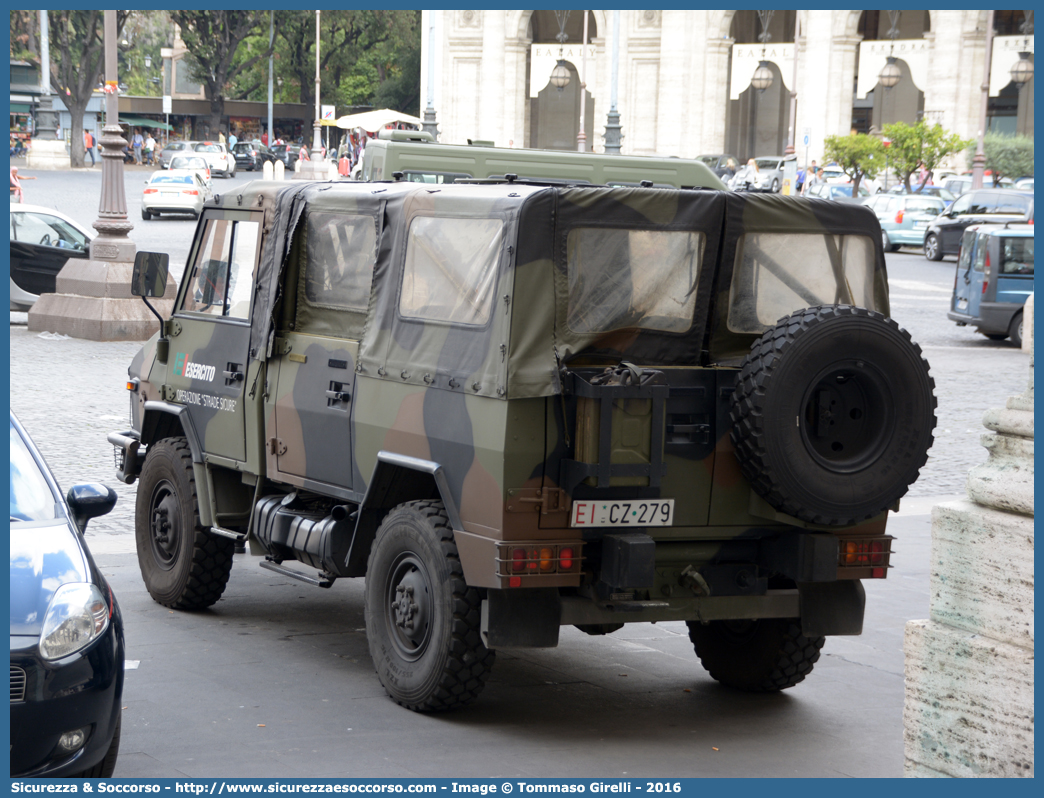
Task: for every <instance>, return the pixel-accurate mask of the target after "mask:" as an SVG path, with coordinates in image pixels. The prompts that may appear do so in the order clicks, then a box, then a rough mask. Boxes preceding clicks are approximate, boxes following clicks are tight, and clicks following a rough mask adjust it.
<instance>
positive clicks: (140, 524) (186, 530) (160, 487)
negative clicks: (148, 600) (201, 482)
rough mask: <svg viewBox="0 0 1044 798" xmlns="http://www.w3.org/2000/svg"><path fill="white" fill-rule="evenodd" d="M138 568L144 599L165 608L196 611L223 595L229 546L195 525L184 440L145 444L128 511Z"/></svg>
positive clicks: (193, 485)
mask: <svg viewBox="0 0 1044 798" xmlns="http://www.w3.org/2000/svg"><path fill="white" fill-rule="evenodd" d="M134 535H135V541H136V543H137V549H138V566H139V567H140V568H141V576H142V579H143V580H144V582H145V587H146V589H147V590H148V591H149V595H151V596H152V598H153V599H155V600H156V601H158V602H159V603H160V604H162V605H163V606H165V607H171V608H172V609H177V610H199V609H203V608H204V607H209V606H210V605H211V604H214V603H215V602H216V601H217V600H218V599H219V598H221V594H222V593H223V592H224V591H225V585H226V584H228V576H229V572H230V571H231V570H232V554H233V552H234V549H235V541H233V540H231V539H230V538H221V537H216V536H214V535H211V534H210V533H209V532H208V531H207V530H206V529H204V528H203V526H202V525H201V523H200V520H199V504H198V499H197V497H196V480H195V477H194V476H193V472H192V453H191V452H190V450H189V445H188V441H186V440H185V439H184V438H164V439H163V440H161V441H157V442H155V443H153V444H151V445H150V446H149V448H148V452H147V454H146V457H145V464H144V465H143V466H142V469H141V476H140V477H139V478H138V497H137V503H136V504H135V508H134Z"/></svg>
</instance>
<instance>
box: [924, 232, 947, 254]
mask: <svg viewBox="0 0 1044 798" xmlns="http://www.w3.org/2000/svg"><path fill="white" fill-rule="evenodd" d="M924 256H925V257H926V258H928V260H942V259H943V251H942V242H940V241H939V236H937V235H936V234H935V233H929V234H928V235H927V237H925V239H924Z"/></svg>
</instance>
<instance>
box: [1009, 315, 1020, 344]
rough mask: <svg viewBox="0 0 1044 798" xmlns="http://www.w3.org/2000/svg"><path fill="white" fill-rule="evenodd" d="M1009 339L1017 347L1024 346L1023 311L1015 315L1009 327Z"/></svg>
mask: <svg viewBox="0 0 1044 798" xmlns="http://www.w3.org/2000/svg"><path fill="white" fill-rule="evenodd" d="M1008 337H1009V338H1010V339H1011V342H1012V343H1013V344H1015V346H1020V347H1021V346H1022V311H1019V312H1018V313H1016V314H1015V318H1013V319H1012V320H1011V325H1010V326H1009V327H1008Z"/></svg>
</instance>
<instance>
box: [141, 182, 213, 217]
mask: <svg viewBox="0 0 1044 798" xmlns="http://www.w3.org/2000/svg"><path fill="white" fill-rule="evenodd" d="M211 193H212V192H211V190H210V186H209V185H208V184H207V183H206V182H205V181H204V180H203V178H202V177H200V173H199V172H198V171H193V170H188V169H171V170H168V171H165V172H154V173H153V175H152V177H150V178H149V179H148V180H147V181H145V190H144V192H142V195H141V218H142V219H144V220H145V221H148V220H149V219H151V218H152V217H153V216H159V215H160V214H161V213H165V214H166V213H190V214H192V217H193V218H195V219H198V218H199V214H200V213H201V212H202V210H203V203H204V202H206V201H207V200H208V199H210V195H211Z"/></svg>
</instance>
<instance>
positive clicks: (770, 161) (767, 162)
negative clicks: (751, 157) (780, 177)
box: [754, 158, 779, 171]
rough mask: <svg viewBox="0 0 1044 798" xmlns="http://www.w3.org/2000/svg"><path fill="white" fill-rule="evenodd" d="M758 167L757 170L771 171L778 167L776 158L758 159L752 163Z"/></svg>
mask: <svg viewBox="0 0 1044 798" xmlns="http://www.w3.org/2000/svg"><path fill="white" fill-rule="evenodd" d="M754 163H756V164H757V165H758V169H768V170H770V171H771V170H773V169H777V168H778V167H779V159H778V158H758V159H756V160H755V161H754Z"/></svg>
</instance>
